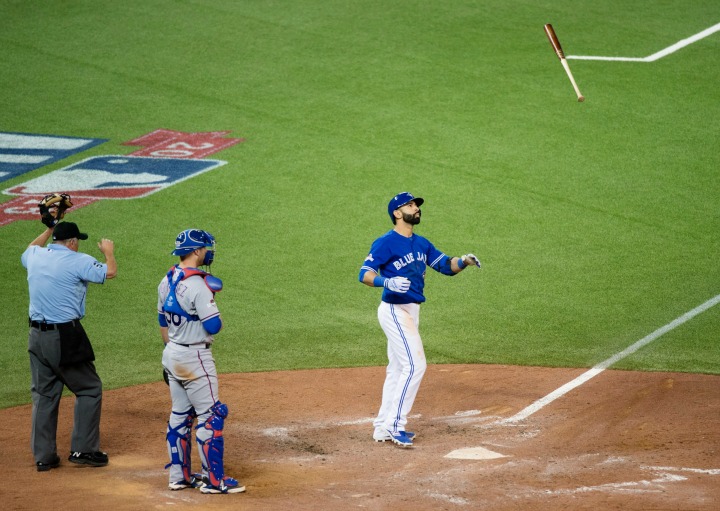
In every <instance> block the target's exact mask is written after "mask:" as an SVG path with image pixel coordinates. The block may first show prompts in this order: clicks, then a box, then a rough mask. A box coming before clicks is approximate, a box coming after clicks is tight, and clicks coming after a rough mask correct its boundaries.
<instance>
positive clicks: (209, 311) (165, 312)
mask: <svg viewBox="0 0 720 511" xmlns="http://www.w3.org/2000/svg"><path fill="white" fill-rule="evenodd" d="M172 254H173V255H176V256H180V263H179V264H176V265H175V266H173V267H172V268H170V270H169V271H168V273H167V275H166V276H165V277H164V278H163V279H162V281H161V282H160V285H159V286H158V322H159V323H160V335H161V336H162V339H163V342H164V343H165V349H164V350H163V357H162V363H163V367H164V370H165V373H166V376H167V380H168V385H169V386H170V397H171V399H172V413H171V414H170V420H169V421H168V427H167V433H166V440H167V445H168V454H169V456H170V463H169V464H168V465H167V467H166V468H170V483H169V485H168V487H169V488H170V489H171V490H182V489H185V488H199V489H200V491H201V492H202V493H240V492H244V491H245V487H244V486H242V485H241V484H240V483H239V482H238V481H237V480H235V479H233V478H232V477H227V476H225V471H224V465H223V455H224V448H225V444H224V439H223V427H224V424H225V418H226V417H227V416H228V407H227V405H226V404H224V403H222V402H220V399H219V397H218V378H217V370H216V368H215V360H214V359H213V356H212V352H211V351H210V346H212V344H213V342H214V338H213V335H215V334H217V333H218V332H219V331H220V329H221V328H222V326H223V323H222V319H221V317H220V311H219V310H218V307H217V304H216V303H215V293H217V292H219V291H220V290H221V289H222V282H221V281H220V279H218V278H217V277H214V276H213V275H210V274H209V273H207V272H205V271H202V270H199V269H198V266H210V264H211V263H212V262H213V259H214V257H215V238H213V236H212V235H211V234H210V233H208V232H206V231H201V230H199V229H188V230H185V231H183V232H181V233H180V234H179V235H178V236H177V238H176V240H175V250H174V251H173V253H172ZM195 418H197V422H198V425H197V427H196V428H195V429H196V430H197V431H196V433H195V440H196V442H197V446H198V452H199V454H200V460H201V462H202V474H193V473H192V470H191V463H190V453H191V451H192V446H191V444H192V426H193V423H194V421H195Z"/></svg>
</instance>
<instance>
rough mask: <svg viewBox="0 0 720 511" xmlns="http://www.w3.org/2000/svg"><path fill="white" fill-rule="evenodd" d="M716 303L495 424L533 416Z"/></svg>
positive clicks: (685, 316)
mask: <svg viewBox="0 0 720 511" xmlns="http://www.w3.org/2000/svg"><path fill="white" fill-rule="evenodd" d="M718 303H720V295H717V296H716V297H714V298H711V299H710V300H708V301H707V302H705V303H703V304H702V305H699V306H697V307H695V308H694V309H693V310H691V311H689V312H686V313H685V314H683V315H682V316H680V317H678V318H677V319H675V320H673V321H671V322H670V323H668V324H667V325H665V326H663V327H661V328H658V329H657V330H655V331H654V332H653V333H651V334H650V335H647V336H645V337H643V338H642V339H640V340H639V341H637V342H636V343H635V344H633V345H631V346H629V347H628V348H625V349H624V350H623V351H621V352H620V353H617V354H615V355H613V356H612V357H610V358H608V359H607V360H605V361H604V362H600V363H599V364H598V365H596V366H595V367H593V368H592V369H590V370H588V371H586V372H585V373H583V374H581V375H580V376H578V377H577V378H575V379H574V380H572V381H570V382H568V383H566V384H565V385H563V386H562V387H560V388H559V389H557V390H554V391H553V392H551V393H550V394H548V395H547V396H545V397H543V398H541V399H538V400H537V401H535V402H534V403H533V404H531V405H530V406H528V407H527V408H525V409H524V410H521V411H520V412H518V413H516V414H515V415H513V416H512V417H510V418H507V419H503V420H501V421H498V422H497V424H510V423H513V422H519V421H521V420H523V419H527V418H528V417H530V416H531V415H532V414H534V413H535V412H537V411H538V410H541V409H542V408H544V407H545V406H547V405H548V404H550V403H552V402H553V401H555V400H556V399H558V398H560V397H562V396H564V395H565V394H567V393H568V392H570V391H571V390H572V389H574V388H576V387H579V386H580V385H582V384H583V383H585V382H587V381H588V380H590V379H591V378H594V377H595V376H597V375H598V374H600V373H602V372H603V371H604V370H605V369H607V368H608V367H610V366H611V365H613V364H614V363H616V362H618V361H620V360H622V359H623V358H625V357H627V356H628V355H632V354H633V353H635V352H636V351H637V350H639V349H640V348H642V347H643V346H645V345H646V344H650V343H651V342H653V341H654V340H655V339H657V338H658V337H661V336H662V335H664V334H666V333H668V332H669V331H670V330H673V329H674V328H677V327H678V326H680V325H682V324H683V323H685V322H687V321H690V320H691V319H692V318H694V317H695V316H697V315H698V314H702V313H703V312H705V311H706V310H708V309H709V308H710V307H712V306H714V305H717V304H718Z"/></svg>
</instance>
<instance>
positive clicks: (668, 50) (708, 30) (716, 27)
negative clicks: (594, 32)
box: [565, 23, 720, 62]
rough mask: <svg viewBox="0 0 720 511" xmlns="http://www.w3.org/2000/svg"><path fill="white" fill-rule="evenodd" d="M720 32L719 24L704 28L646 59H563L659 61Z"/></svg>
mask: <svg viewBox="0 0 720 511" xmlns="http://www.w3.org/2000/svg"><path fill="white" fill-rule="evenodd" d="M718 31H720V23H718V24H716V25H713V26H712V27H710V28H706V29H705V30H703V31H702V32H698V33H697V34H695V35H693V36H690V37H688V38H687V39H682V40H680V41H678V42H676V43H675V44H673V45H670V46H668V47H667V48H664V49H662V50H660V51H658V52H656V53H653V54H652V55H648V56H647V57H596V56H591V55H567V56H566V57H565V58H567V59H575V60H614V61H621V62H654V61H656V60H659V59H661V58H663V57H667V56H668V55H670V54H671V53H675V52H676V51H678V50H681V49H683V48H685V47H686V46H690V45H691V44H693V43H695V42H697V41H699V40H700V39H703V38H705V37H707V36H709V35H712V34H714V33H715V32H718Z"/></svg>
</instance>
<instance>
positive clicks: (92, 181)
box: [0, 129, 244, 226]
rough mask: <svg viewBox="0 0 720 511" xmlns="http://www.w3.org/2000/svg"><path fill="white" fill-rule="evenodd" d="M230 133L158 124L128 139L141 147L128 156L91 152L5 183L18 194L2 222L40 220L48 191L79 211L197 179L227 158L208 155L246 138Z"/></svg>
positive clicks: (2, 211) (1, 216) (1, 212)
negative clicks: (103, 201)
mask: <svg viewBox="0 0 720 511" xmlns="http://www.w3.org/2000/svg"><path fill="white" fill-rule="evenodd" d="M229 133H230V132H229V131H211V132H202V133H185V132H182V131H174V130H166V129H158V130H155V131H153V132H151V133H148V134H146V135H143V136H141V137H138V138H136V139H133V140H130V141H128V142H125V143H124V145H132V146H141V147H142V148H141V149H138V150H137V151H135V152H133V153H130V154H128V155H103V156H93V157H90V158H86V159H84V160H82V161H79V162H77V163H73V164H72V165H68V166H66V167H63V168H61V169H57V170H54V171H52V172H50V173H48V174H45V175H43V176H40V177H36V178H34V179H31V180H29V181H26V182H24V183H21V184H18V185H15V186H13V187H10V188H7V189H5V190H3V193H5V194H8V195H19V197H16V198H14V199H12V200H10V201H8V202H5V203H3V204H2V205H1V206H0V208H1V209H0V226H1V225H5V224H8V223H11V222H14V221H15V220H22V219H27V220H37V219H38V218H39V213H38V208H37V203H38V202H39V201H40V200H41V199H42V198H43V197H44V196H45V195H46V194H48V193H53V192H63V193H68V194H70V196H71V197H72V200H73V204H74V206H73V210H77V209H79V208H81V207H84V206H87V205H88V204H92V203H93V202H95V201H97V200H101V199H134V198H138V197H145V196H147V195H150V194H152V193H155V192H158V191H160V190H163V189H165V188H167V187H169V186H172V185H175V184H177V183H179V182H182V181H185V180H187V179H190V178H193V177H195V176H197V175H199V174H202V173H204V172H207V171H209V170H212V169H215V168H217V167H220V166H222V165H225V164H226V163H227V162H226V161H223V160H210V159H205V157H206V156H209V155H211V154H214V153H216V152H218V151H222V150H223V149H226V148H228V147H230V146H233V145H235V144H237V143H239V142H243V141H244V140H243V139H241V138H224V137H225V136H226V135H227V134H229ZM0 135H2V134H0ZM50 138H52V137H50ZM57 138H68V137H57ZM8 139H9V138H8ZM79 140H99V142H97V143H100V142H102V141H103V140H101V139H79ZM1 142H2V137H0V143H1ZM0 147H1V146H0ZM75 147H77V148H78V149H77V150H76V151H75V152H78V151H81V150H83V149H82V148H81V146H80V145H77V146H75ZM87 147H92V145H88V146H87ZM1 154H2V153H1V152H0V155H1ZM70 154H72V153H70ZM57 159H59V158H56V159H55V160H53V161H57ZM0 161H1V160H0Z"/></svg>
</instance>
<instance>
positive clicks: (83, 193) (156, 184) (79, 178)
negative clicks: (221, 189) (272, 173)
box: [4, 156, 227, 199]
mask: <svg viewBox="0 0 720 511" xmlns="http://www.w3.org/2000/svg"><path fill="white" fill-rule="evenodd" d="M226 163H227V162H225V161H221V160H207V159H189V158H187V159H178V158H147V157H140V156H94V157H91V158H87V159H85V160H83V161H80V162H78V163H75V164H73V165H70V166H68V167H64V168H62V169H58V170H55V171H52V172H50V173H48V174H45V175H44V176H40V177H37V178H35V179H31V180H30V181H26V182H25V183H22V184H19V185H17V186H14V187H12V188H8V189H6V190H4V193H6V194H9V195H43V194H46V193H53V191H57V190H62V191H63V192H64V193H69V194H70V195H71V196H72V197H73V198H74V197H86V198H95V199H103V198H104V199H132V198H135V197H144V196H146V195H150V194H151V193H155V192H157V191H159V190H162V189H163V188H167V187H168V186H172V185H174V184H177V183H179V182H180V181H184V180H185V179H189V178H191V177H194V176H196V175H198V174H201V173H203V172H207V171H208V170H212V169H214V168H216V167H219V166H221V165H225V164H226Z"/></svg>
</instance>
